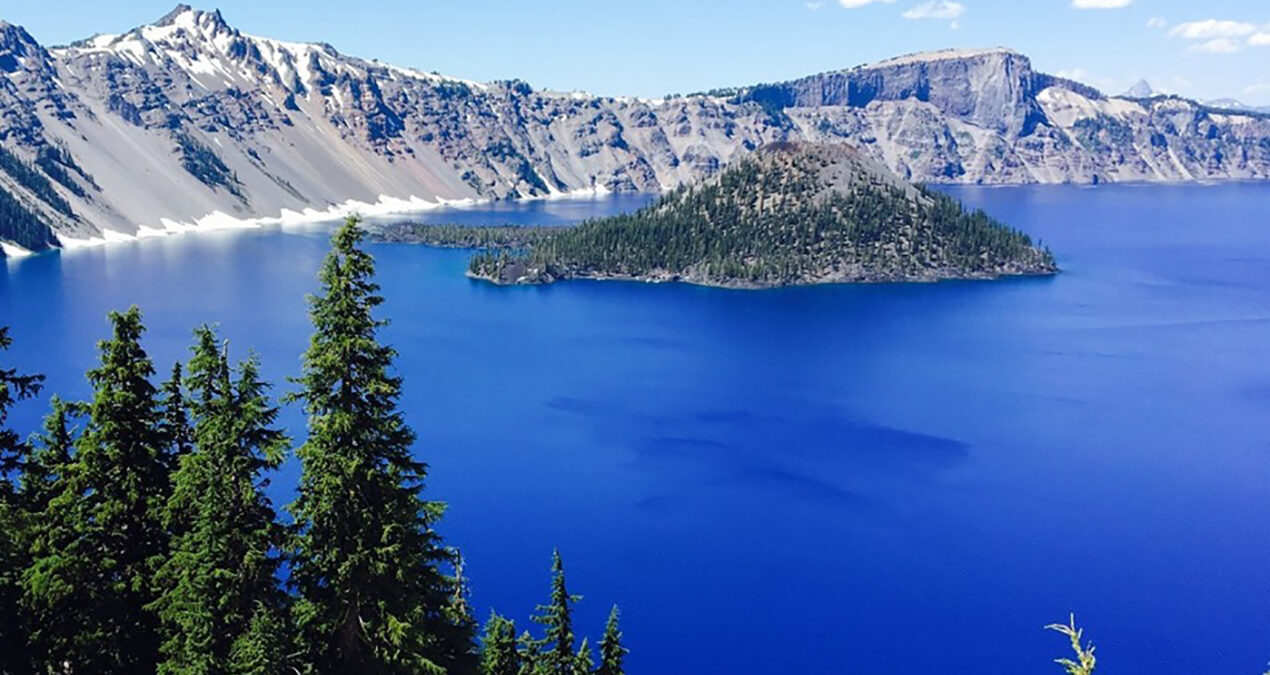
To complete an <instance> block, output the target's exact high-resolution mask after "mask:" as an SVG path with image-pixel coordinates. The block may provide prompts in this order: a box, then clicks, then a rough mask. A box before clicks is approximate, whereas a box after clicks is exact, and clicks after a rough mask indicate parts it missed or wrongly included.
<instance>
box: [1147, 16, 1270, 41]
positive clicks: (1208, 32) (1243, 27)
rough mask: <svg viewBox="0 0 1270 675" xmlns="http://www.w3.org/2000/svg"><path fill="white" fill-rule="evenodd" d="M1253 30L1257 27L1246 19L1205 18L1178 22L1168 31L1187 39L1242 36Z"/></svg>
mask: <svg viewBox="0 0 1270 675" xmlns="http://www.w3.org/2000/svg"><path fill="white" fill-rule="evenodd" d="M1255 32H1257V27H1256V26H1255V25H1253V24H1251V23H1248V22H1247V21H1225V20H1222V19H1205V20H1203V21H1187V22H1186V23H1179V24H1178V25H1176V26H1174V27H1173V29H1172V30H1170V31H1169V35H1172V36H1173V37H1180V38H1185V39H1187V40H1207V39H1212V38H1235V37H1243V36H1245V35H1251V34H1253V33H1255Z"/></svg>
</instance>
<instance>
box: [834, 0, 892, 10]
mask: <svg viewBox="0 0 1270 675" xmlns="http://www.w3.org/2000/svg"><path fill="white" fill-rule="evenodd" d="M875 2H880V3H882V4H885V5H889V4H891V3H893V2H895V0H838V4H839V5H842V6H843V7H845V8H847V9H855V8H856V7H863V6H865V5H872V4H873V3H875Z"/></svg>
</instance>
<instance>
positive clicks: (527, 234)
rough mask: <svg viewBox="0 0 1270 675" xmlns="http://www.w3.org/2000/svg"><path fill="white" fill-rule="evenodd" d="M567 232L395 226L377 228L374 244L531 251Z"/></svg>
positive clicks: (556, 229) (531, 228)
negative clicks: (395, 243) (388, 242)
mask: <svg viewBox="0 0 1270 675" xmlns="http://www.w3.org/2000/svg"><path fill="white" fill-rule="evenodd" d="M564 231H565V228H562V227H552V226H521V225H499V226H488V227H487V226H472V225H424V224H421V223H395V224H392V225H383V226H379V227H377V228H376V229H375V230H374V231H373V232H372V233H371V235H370V236H371V238H373V239H374V240H375V241H392V242H405V243H412V244H423V245H425V246H433V247H436V248H480V249H528V248H533V247H534V246H537V245H540V244H542V243H544V242H546V241H547V240H548V239H550V238H551V237H554V236H556V235H558V234H560V233H561V232H564Z"/></svg>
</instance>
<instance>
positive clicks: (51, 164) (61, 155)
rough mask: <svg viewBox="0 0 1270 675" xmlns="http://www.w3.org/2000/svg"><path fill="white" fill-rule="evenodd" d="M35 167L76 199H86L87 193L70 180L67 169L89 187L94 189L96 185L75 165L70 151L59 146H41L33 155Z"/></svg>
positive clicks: (90, 177)
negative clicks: (76, 197) (77, 175)
mask: <svg viewBox="0 0 1270 675" xmlns="http://www.w3.org/2000/svg"><path fill="white" fill-rule="evenodd" d="M35 165H36V166H38V167H40V170H41V171H43V172H44V175H46V176H48V177H49V178H52V179H53V180H55V181H57V182H58V183H60V184H61V185H62V187H65V188H66V189H67V190H70V191H71V193H72V194H74V195H76V196H78V197H87V196H88V193H87V192H85V191H84V188H83V187H80V184H79V183H77V182H76V181H75V179H73V178H71V175H70V172H69V171H67V169H70V170H71V171H74V172H75V173H77V174H79V176H80V177H81V178H83V179H84V180H85V181H87V182H88V184H89V185H92V186H94V187H96V185H97V184H96V183H95V182H94V181H93V178H92V176H90V175H88V174H87V173H85V172H84V170H83V169H81V168H79V165H77V164H75V160H74V159H73V158H72V157H71V153H70V151H68V150H67V149H66V148H64V147H62V146H60V145H44V146H41V147H40V149H39V151H37V153H36V155H35Z"/></svg>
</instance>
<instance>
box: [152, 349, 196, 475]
mask: <svg viewBox="0 0 1270 675" xmlns="http://www.w3.org/2000/svg"><path fill="white" fill-rule="evenodd" d="M160 406H161V410H162V412H161V413H160V415H161V418H160V425H161V429H162V432H163V438H164V440H165V441H166V442H167V447H166V448H165V455H166V457H167V459H168V463H169V469H170V470H171V471H176V469H177V467H178V466H180V463H181V457H182V456H183V455H185V454H186V453H188V452H189V451H190V449H191V447H193V445H194V440H193V438H191V436H190V434H191V432H192V430H191V428H190V421H189V410H188V409H187V408H188V407H187V405H186V402H185V393H184V392H183V390H182V383H181V362H180V361H177V362H176V363H174V364H172V376H171V377H170V378H169V379H168V381H167V382H164V383H163V386H162V387H161V388H160Z"/></svg>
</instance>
